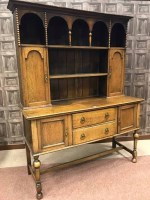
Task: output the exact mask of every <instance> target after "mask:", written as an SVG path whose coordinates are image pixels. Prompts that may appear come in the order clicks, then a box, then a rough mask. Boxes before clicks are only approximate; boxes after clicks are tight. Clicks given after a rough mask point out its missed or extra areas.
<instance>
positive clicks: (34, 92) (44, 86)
mask: <svg viewBox="0 0 150 200" xmlns="http://www.w3.org/2000/svg"><path fill="white" fill-rule="evenodd" d="M22 55H23V59H22V66H21V67H22V71H23V77H22V82H23V85H24V94H25V96H24V104H25V106H36V105H44V104H47V103H48V101H49V89H48V80H47V79H45V76H46V75H47V74H48V72H47V63H46V50H45V49H44V48H34V49H33V48H32V47H22Z"/></svg>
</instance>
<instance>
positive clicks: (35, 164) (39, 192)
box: [33, 156, 43, 199]
mask: <svg viewBox="0 0 150 200" xmlns="http://www.w3.org/2000/svg"><path fill="white" fill-rule="evenodd" d="M40 166H41V162H40V161H39V156H35V157H34V161H33V167H34V170H35V172H34V173H35V182H36V191H37V194H36V198H37V199H42V198H43V193H42V185H41V181H40Z"/></svg>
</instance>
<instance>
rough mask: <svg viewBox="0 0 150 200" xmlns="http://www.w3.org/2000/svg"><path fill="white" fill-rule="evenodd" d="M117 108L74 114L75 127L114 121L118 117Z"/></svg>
mask: <svg viewBox="0 0 150 200" xmlns="http://www.w3.org/2000/svg"><path fill="white" fill-rule="evenodd" d="M116 111H117V110H116V109H115V108H110V109H104V110H96V111H91V112H84V113H79V114H74V115H73V128H80V127H84V126H89V125H94V124H99V123H104V122H107V121H113V120H115V119H116V118H117V112H116Z"/></svg>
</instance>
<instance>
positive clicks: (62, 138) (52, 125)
mask: <svg viewBox="0 0 150 200" xmlns="http://www.w3.org/2000/svg"><path fill="white" fill-rule="evenodd" d="M68 123H69V124H70V125H71V123H70V122H68V116H61V117H53V118H47V119H42V120H38V121H37V133H38V141H39V145H38V146H39V150H40V151H48V150H55V149H59V148H63V147H65V146H68V145H69V143H70V137H71V134H70V133H71V131H70V128H69V127H70V125H68Z"/></svg>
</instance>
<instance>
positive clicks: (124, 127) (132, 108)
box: [118, 104, 138, 133]
mask: <svg viewBox="0 0 150 200" xmlns="http://www.w3.org/2000/svg"><path fill="white" fill-rule="evenodd" d="M137 119H138V113H137V104H132V105H125V106H121V107H120V108H119V115H118V125H119V133H122V132H126V131H129V130H133V129H135V128H137V126H138V124H137Z"/></svg>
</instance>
